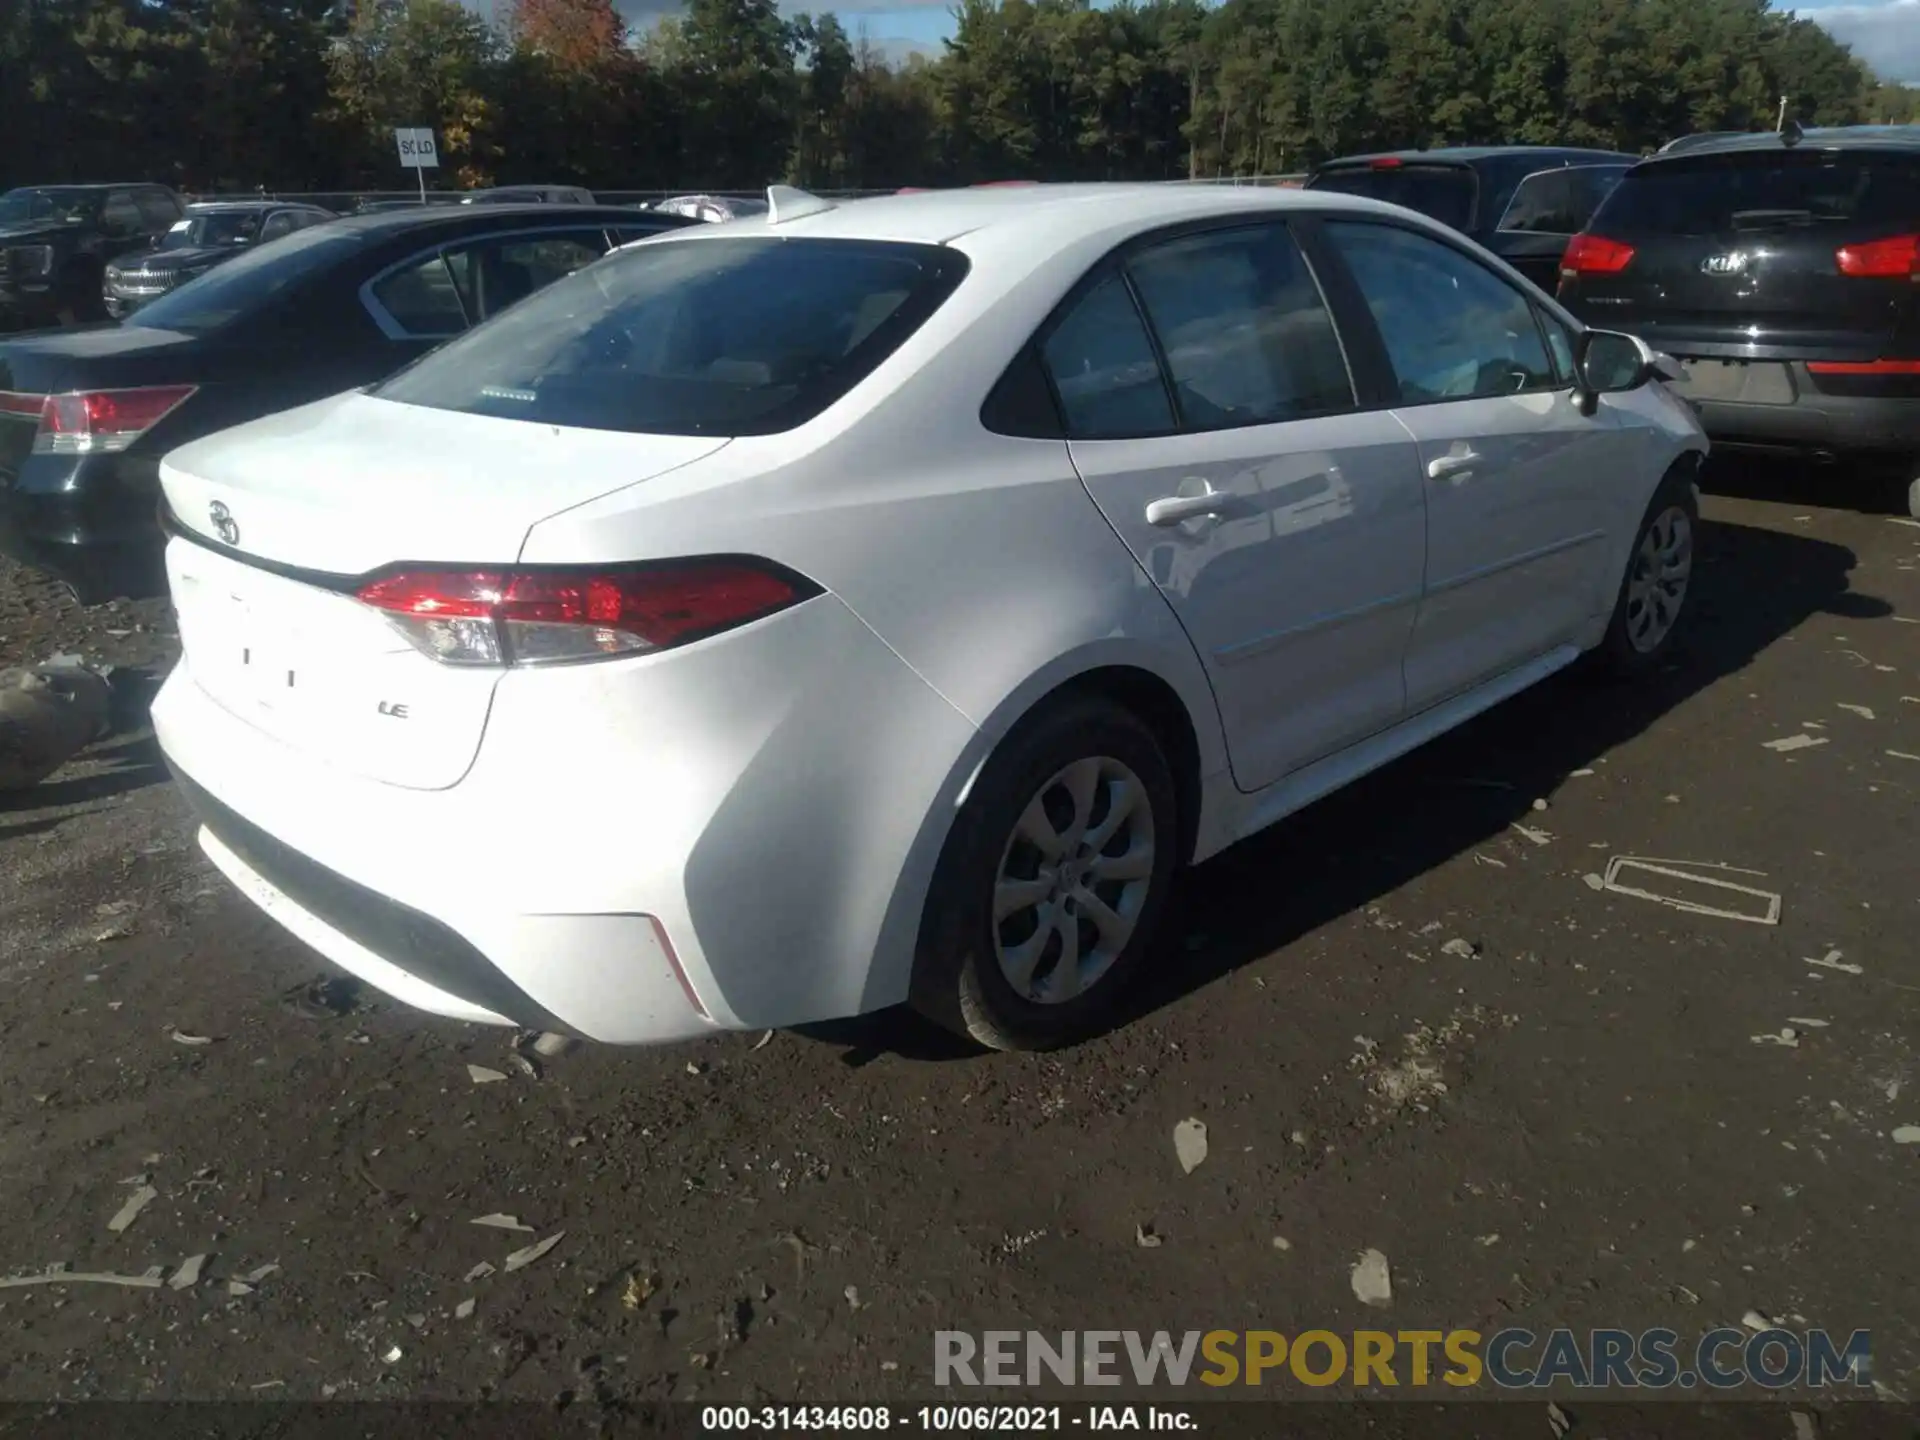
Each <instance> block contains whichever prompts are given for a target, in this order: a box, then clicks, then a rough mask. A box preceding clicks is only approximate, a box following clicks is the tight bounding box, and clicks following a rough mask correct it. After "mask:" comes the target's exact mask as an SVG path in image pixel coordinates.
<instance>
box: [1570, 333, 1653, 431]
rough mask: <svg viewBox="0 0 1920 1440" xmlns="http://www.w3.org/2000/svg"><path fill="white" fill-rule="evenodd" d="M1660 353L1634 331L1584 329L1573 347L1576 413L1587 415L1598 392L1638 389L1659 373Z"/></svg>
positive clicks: (1606, 393) (1603, 393) (1596, 403)
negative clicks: (1577, 406)
mask: <svg viewBox="0 0 1920 1440" xmlns="http://www.w3.org/2000/svg"><path fill="white" fill-rule="evenodd" d="M1662 358H1663V357H1662V356H1660V355H1659V354H1657V353H1656V352H1655V351H1654V349H1653V347H1652V346H1650V345H1648V344H1647V342H1646V341H1644V340H1642V339H1640V338H1639V337H1638V336H1637V335H1622V334H1621V333H1620V332H1618V331H1617V330H1587V331H1584V332H1582V333H1581V335H1580V338H1579V339H1578V340H1576V341H1575V342H1574V347H1573V396H1574V400H1575V401H1576V402H1577V403H1578V404H1579V406H1580V413H1581V414H1583V415H1591V414H1592V413H1593V412H1594V409H1595V407H1596V406H1598V404H1599V403H1600V397H1601V396H1602V395H1620V394H1624V393H1625V392H1627V391H1629V390H1638V389H1639V388H1640V387H1641V386H1642V385H1645V384H1646V383H1647V382H1648V381H1649V380H1652V379H1654V378H1656V377H1657V376H1659V375H1660V373H1661V366H1660V361H1661V359H1662Z"/></svg>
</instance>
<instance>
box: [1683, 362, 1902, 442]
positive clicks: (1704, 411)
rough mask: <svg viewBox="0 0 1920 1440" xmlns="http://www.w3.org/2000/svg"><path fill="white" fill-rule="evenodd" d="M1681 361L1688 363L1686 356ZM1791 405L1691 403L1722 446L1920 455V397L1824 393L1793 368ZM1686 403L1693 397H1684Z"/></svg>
mask: <svg viewBox="0 0 1920 1440" xmlns="http://www.w3.org/2000/svg"><path fill="white" fill-rule="evenodd" d="M1674 353H1675V355H1676V357H1677V358H1680V359H1683V360H1684V359H1686V358H1688V357H1687V356H1686V355H1685V354H1683V353H1682V352H1680V351H1675V352H1674ZM1788 368H1789V370H1790V372H1791V374H1792V379H1793V386H1794V391H1795V394H1794V398H1793V400H1792V402H1791V403H1789V404H1780V405H1772V404H1746V403H1741V402H1738V401H1732V400H1714V399H1691V398H1689V399H1687V403H1688V404H1689V405H1691V406H1692V407H1693V409H1694V412H1695V413H1696V414H1697V415H1699V417H1700V423H1701V426H1702V428H1703V429H1705V430H1706V432H1707V434H1708V436H1709V437H1710V438H1711V439H1712V440H1713V443H1714V444H1715V446H1717V447H1727V448H1734V449H1739V448H1748V449H1763V450H1782V451H1788V452H1794V453H1800V454H1821V453H1830V454H1834V455H1852V454H1889V455H1892V454H1899V455H1909V454H1913V455H1920V398H1905V397H1887V396H1856V395H1834V394H1828V393H1825V392H1823V391H1822V390H1821V389H1820V388H1819V387H1818V386H1817V385H1816V384H1815V383H1814V379H1813V377H1812V376H1811V375H1810V374H1809V373H1808V372H1807V368H1806V366H1805V365H1804V364H1803V363H1800V362H1797V361H1796V362H1793V363H1792V364H1790V365H1789V367H1788ZM1682 398H1687V397H1685V396H1683V397H1682Z"/></svg>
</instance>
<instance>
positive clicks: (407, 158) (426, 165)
mask: <svg viewBox="0 0 1920 1440" xmlns="http://www.w3.org/2000/svg"><path fill="white" fill-rule="evenodd" d="M393 143H394V144H395V145H396V146H398V147H399V149H400V165H401V168H402V169H406V170H438V169H439V168H440V155H439V152H438V151H437V150H435V149H434V146H433V131H431V130H396V131H394V132H393Z"/></svg>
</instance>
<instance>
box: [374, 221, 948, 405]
mask: <svg viewBox="0 0 1920 1440" xmlns="http://www.w3.org/2000/svg"><path fill="white" fill-rule="evenodd" d="M966 268H967V266H966V259H965V257H964V256H962V255H961V254H960V253H959V252H958V251H955V250H952V249H949V248H947V247H945V246H939V245H914V244H904V243H897V242H884V241H865V240H827V239H796V238H761V237H753V238H746V237H742V238H739V239H715V240H686V241H680V240H676V241H667V242H663V243H661V244H658V245H641V246H637V247H635V248H634V249H631V250H625V251H622V252H621V253H620V254H618V255H615V256H611V257H609V258H608V259H607V260H606V262H605V263H603V264H599V265H592V266H590V267H588V268H586V269H584V270H582V271H580V272H579V273H577V274H574V275H571V276H569V277H568V278H567V279H565V280H562V281H560V282H559V283H558V284H555V285H552V286H550V287H548V288H547V289H545V290H542V291H540V293H539V294H538V295H536V296H535V297H534V298H532V299H531V300H529V301H527V302H526V303H525V304H522V305H516V306H515V307H514V308H513V310H512V311H511V312H510V313H508V314H506V315H503V316H501V317H500V318H499V319H498V320H496V321H494V322H492V323H490V324H487V325H485V326H483V327H481V328H480V329H478V330H476V331H474V332H473V333H472V334H470V335H467V336H464V337H463V338H461V339H459V340H456V341H454V342H453V343H452V344H450V345H447V346H445V347H443V348H442V349H440V350H438V351H436V352H434V353H433V354H432V355H429V356H428V357H427V358H426V359H424V360H422V361H420V362H419V363H417V364H415V365H413V366H411V367H409V368H408V369H406V370H403V371H402V372H400V373H399V374H398V375H396V376H394V377H393V378H392V379H390V380H388V381H387V382H386V383H385V384H383V385H381V386H380V387H379V388H378V389H377V390H375V391H374V392H373V393H374V394H376V395H378V396H380V397H382V398H384V399H387V400H393V401H398V402H400V403H402V404H409V405H423V406H428V407H430V408H432V409H437V410H454V411H459V412H462V413H466V414H475V415H493V416H499V417H503V418H507V419H514V420H528V421H533V422H537V423H540V424H546V425H561V426H575V427H579V428H584V429H592V430H617V431H626V432H633V433H654V434H669V435H770V434H775V433H777V432H779V431H783V430H789V429H792V428H793V427H794V426H796V425H800V424H803V423H805V422H806V421H808V420H810V419H812V418H813V417H814V416H815V415H817V414H819V413H820V412H821V411H822V410H824V409H826V408H827V406H829V405H831V404H832V403H833V402H834V401H835V400H837V399H839V398H840V396H842V395H844V394H845V393H846V392H847V391H848V390H849V389H851V388H852V387H853V386H854V385H855V384H857V383H859V381H860V380H861V379H863V378H864V377H865V376H866V375H867V374H869V373H870V372H871V371H872V370H873V369H874V367H875V366H877V365H879V364H880V363H881V362H882V361H883V360H885V359H886V358H887V357H888V356H889V355H891V354H892V353H893V352H894V351H895V350H896V349H898V348H899V346H900V345H901V344H902V343H903V342H904V341H905V340H906V339H907V337H908V336H910V335H911V334H912V333H913V332H914V331H915V330H917V329H918V328H919V327H920V325H921V324H922V323H924V322H925V320H926V319H927V317H928V316H929V315H931V314H932V313H933V312H934V311H935V310H936V309H938V308H939V306H940V304H941V303H942V302H943V301H944V300H945V299H946V297H947V296H948V295H949V294H951V293H952V292H953V289H954V287H955V286H956V285H958V284H959V283H960V282H961V279H962V278H963V277H964V276H965V274H966Z"/></svg>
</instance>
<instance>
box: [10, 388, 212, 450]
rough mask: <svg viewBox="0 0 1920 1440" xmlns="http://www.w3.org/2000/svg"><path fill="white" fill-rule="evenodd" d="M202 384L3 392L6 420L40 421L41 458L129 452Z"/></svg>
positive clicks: (38, 447) (35, 443) (37, 440)
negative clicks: (52, 392)
mask: <svg viewBox="0 0 1920 1440" xmlns="http://www.w3.org/2000/svg"><path fill="white" fill-rule="evenodd" d="M198 388H199V387H198V386H197V385H149V386H146V387H144V388H142V389H139V390H79V391H69V392H68V393H66V394H64V395H21V394H15V393H11V392H0V416H9V417H13V418H15V419H31V420H34V421H37V422H38V428H37V429H36V430H35V431H34V435H33V453H34V454H36V455H101V454H111V453H113V452H115V451H119V450H125V449H126V448H127V447H128V446H129V445H131V444H133V442H134V441H136V440H138V439H139V438H140V437H141V436H142V435H144V434H146V432H147V431H149V430H151V429H152V428H153V427H154V426H155V425H158V424H159V423H160V421H161V420H163V419H164V418H166V416H167V415H169V414H170V413H172V412H173V411H174V410H175V409H177V408H178V407H179V406H180V405H181V403H182V402H184V401H185V400H186V399H187V398H188V397H189V396H190V395H192V394H193V392H194V391H195V390H197V389H198Z"/></svg>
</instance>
